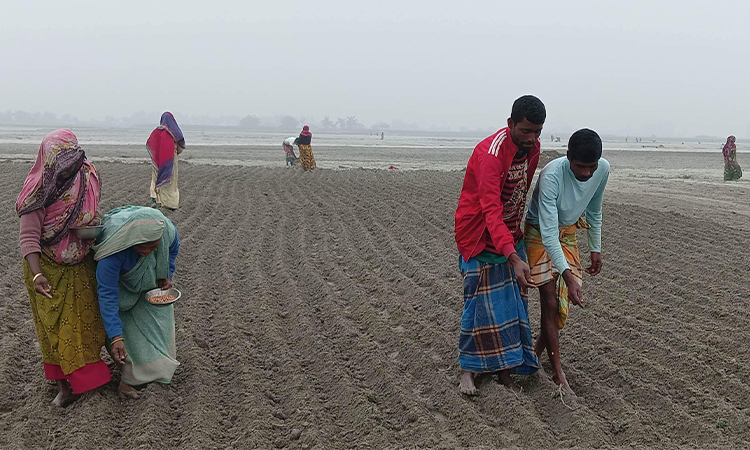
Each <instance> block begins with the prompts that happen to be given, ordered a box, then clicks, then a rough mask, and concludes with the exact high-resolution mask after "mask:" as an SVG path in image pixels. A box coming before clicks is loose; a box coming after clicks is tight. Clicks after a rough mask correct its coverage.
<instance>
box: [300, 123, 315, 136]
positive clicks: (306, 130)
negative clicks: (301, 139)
mask: <svg viewBox="0 0 750 450" xmlns="http://www.w3.org/2000/svg"><path fill="white" fill-rule="evenodd" d="M299 135H300V136H310V137H312V133H310V127H309V126H307V125H305V126H304V127H302V133H300V134H299Z"/></svg>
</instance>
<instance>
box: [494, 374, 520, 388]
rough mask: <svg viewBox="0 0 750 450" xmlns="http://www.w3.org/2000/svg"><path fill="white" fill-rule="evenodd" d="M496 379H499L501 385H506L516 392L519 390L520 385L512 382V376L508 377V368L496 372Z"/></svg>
mask: <svg viewBox="0 0 750 450" xmlns="http://www.w3.org/2000/svg"><path fill="white" fill-rule="evenodd" d="M497 381H499V382H500V383H501V384H502V385H503V386H505V387H507V388H508V389H510V390H511V391H513V392H515V393H516V394H518V393H519V392H521V386H519V385H517V384H516V383H514V382H513V378H511V377H510V371H509V370H501V371H500V372H498V373H497Z"/></svg>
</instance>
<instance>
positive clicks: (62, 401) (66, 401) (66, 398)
mask: <svg viewBox="0 0 750 450" xmlns="http://www.w3.org/2000/svg"><path fill="white" fill-rule="evenodd" d="M74 401H76V396H75V395H74V394H73V392H71V391H70V390H67V391H60V392H58V393H57V396H55V399H54V400H52V404H53V405H55V406H58V407H60V408H65V407H67V406H70V404H72V403H73V402H74Z"/></svg>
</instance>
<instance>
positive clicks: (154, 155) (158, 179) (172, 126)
mask: <svg viewBox="0 0 750 450" xmlns="http://www.w3.org/2000/svg"><path fill="white" fill-rule="evenodd" d="M146 148H147V149H148V154H149V155H151V162H152V165H153V172H152V174H151V206H154V207H156V206H163V207H165V208H169V209H177V208H179V206H180V190H179V189H178V187H177V175H178V174H177V165H178V164H177V163H178V162H179V155H180V153H182V152H183V150H185V137H184V136H183V134H182V130H181V129H180V126H179V125H177V121H176V120H175V118H174V116H173V115H172V113H171V112H169V111H166V112H164V114H162V115H161V119H160V121H159V126H158V127H156V128H155V129H154V131H152V132H151V135H150V136H149V137H148V140H147V141H146Z"/></svg>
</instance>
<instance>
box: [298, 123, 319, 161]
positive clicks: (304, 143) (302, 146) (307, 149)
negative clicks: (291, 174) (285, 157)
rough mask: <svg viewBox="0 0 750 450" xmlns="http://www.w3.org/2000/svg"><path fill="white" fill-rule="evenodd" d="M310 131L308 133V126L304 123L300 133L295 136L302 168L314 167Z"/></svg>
mask: <svg viewBox="0 0 750 450" xmlns="http://www.w3.org/2000/svg"><path fill="white" fill-rule="evenodd" d="M311 142H312V133H310V127H309V126H307V125H305V126H304V127H302V133H300V134H299V137H298V138H297V146H298V147H299V159H300V161H302V168H303V169H305V170H313V169H315V168H316V165H315V156H314V155H313V151H312V146H311V145H310V143H311Z"/></svg>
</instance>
